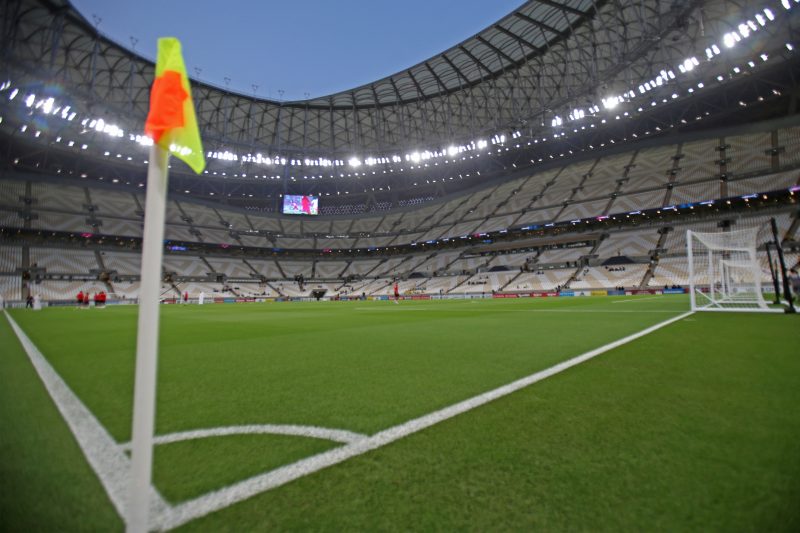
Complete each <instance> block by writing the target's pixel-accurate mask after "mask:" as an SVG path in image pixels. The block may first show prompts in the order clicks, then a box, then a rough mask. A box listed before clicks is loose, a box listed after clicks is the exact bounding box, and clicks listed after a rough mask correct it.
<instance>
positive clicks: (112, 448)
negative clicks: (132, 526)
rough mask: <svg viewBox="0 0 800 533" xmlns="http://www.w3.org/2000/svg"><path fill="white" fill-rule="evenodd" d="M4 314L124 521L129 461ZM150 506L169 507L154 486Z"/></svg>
mask: <svg viewBox="0 0 800 533" xmlns="http://www.w3.org/2000/svg"><path fill="white" fill-rule="evenodd" d="M3 313H4V314H5V315H6V319H7V320H8V323H9V324H11V328H12V329H13V330H14V333H15V334H16V336H17V338H18V339H19V341H20V343H21V344H22V347H23V348H24V349H25V353H27V354H28V358H30V360H31V363H32V364H33V367H34V368H35V369H36V372H37V373H38V374H39V378H40V379H41V380H42V383H44V386H45V388H46V389H47V392H48V393H49V394H50V397H51V398H52V399H53V402H54V403H55V404H56V407H57V408H58V410H59V411H60V412H61V416H63V417H64V420H65V421H66V422H67V425H68V426H69V429H70V431H72V434H73V435H74V436H75V440H76V441H78V445H79V446H80V448H81V451H82V452H83V455H84V456H86V460H87V461H88V462H89V465H91V467H92V469H93V470H94V471H95V473H96V474H97V477H98V478H100V483H101V484H102V485H103V487H104V488H105V489H106V492H107V493H108V496H109V498H110V499H111V502H112V503H113V504H114V507H115V508H116V510H117V513H118V514H119V515H120V517H122V519H123V521H124V520H125V517H126V516H127V515H126V513H125V511H126V508H127V503H128V475H129V471H130V467H131V463H130V460H129V459H128V458H127V457H126V456H125V454H124V453H123V451H122V450H121V449H120V448H119V446H118V445H117V443H116V442H115V441H114V439H113V438H111V435H109V434H108V431H106V429H105V428H104V427H103V426H102V424H100V422H99V421H98V420H97V418H95V416H94V415H93V414H92V412H91V411H90V410H89V409H88V408H87V407H86V406H85V405H84V404H83V402H81V401H80V399H79V398H78V397H77V396H76V395H75V393H74V392H72V390H71V389H70V388H69V386H68V385H67V384H66V383H65V382H64V380H63V379H61V376H59V375H58V373H57V372H56V371H55V370H54V369H53V367H52V366H50V363H49V362H47V359H45V358H44V356H43V355H42V353H41V352H40V351H39V349H38V348H36V346H35V345H34V344H33V342H32V341H31V340H30V339H29V338H28V336H27V335H26V334H25V332H24V331H22V329H21V328H20V327H19V326H18V325H17V323H16V322H15V321H14V319H13V318H11V315H9V314H8V312H6V311H5V310H4V311H3ZM150 506H151V509H153V510H154V511H155V512H156V513H158V514H163V513H164V511H166V509H167V507H168V505H167V503H166V502H165V501H164V499H163V498H162V497H161V495H160V494H159V493H158V491H156V490H155V489H152V490H151V493H150ZM151 525H152V526H155V524H154V522H151Z"/></svg>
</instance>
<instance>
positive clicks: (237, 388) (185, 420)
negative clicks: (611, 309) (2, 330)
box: [14, 298, 682, 442]
mask: <svg viewBox="0 0 800 533" xmlns="http://www.w3.org/2000/svg"><path fill="white" fill-rule="evenodd" d="M596 300H597V301H592V300H591V299H588V298H587V299H575V300H572V301H568V300H566V299H565V300H557V301H556V300H553V301H547V302H539V301H533V300H526V301H512V302H504V301H491V300H487V301H481V302H479V303H477V304H472V303H471V302H470V301H462V302H426V303H427V304H428V305H430V306H432V307H436V308H441V309H447V308H451V309H453V311H452V312H447V311H446V310H443V311H440V312H436V313H429V312H425V311H422V312H418V313H412V312H395V313H384V312H381V313H362V312H357V311H355V310H354V308H355V307H356V306H363V305H364V304H363V302H349V303H345V302H332V303H323V304H322V305H318V304H316V303H309V304H286V305H281V304H261V305H237V306H204V307H196V306H195V307H164V308H163V309H162V327H161V351H160V360H159V390H158V417H157V433H159V434H164V433H170V432H175V431H185V430H191V429H197V428H208V427H219V426H228V425H244V424H259V423H261V424H302V425H313V426H319V427H330V428H340V429H347V430H351V431H357V432H361V433H365V434H371V433H375V432H377V431H380V430H381V429H384V428H386V427H390V426H393V425H396V424H399V423H402V422H404V421H406V420H409V419H412V418H416V417H418V416H421V415H423V414H426V413H428V412H431V411H434V410H436V409H439V408H442V407H445V406H447V405H450V404H453V403H456V402H458V401H460V400H463V399H465V398H469V397H471V396H474V395H476V394H480V393H481V392H484V391H486V390H490V389H493V388H495V387H498V386H500V385H503V384H505V383H508V382H510V381H513V380H515V379H517V378H519V377H522V376H525V375H529V374H532V373H534V372H536V371H538V370H542V369H544V368H547V367H549V366H552V365H553V364H555V363H558V362H560V361H562V360H565V359H568V358H569V357H571V356H574V355H577V354H580V353H583V352H586V351H588V350H591V349H593V348H595V347H597V346H600V345H603V344H606V343H608V342H611V341H613V340H616V339H618V338H621V337H624V336H626V335H629V334H631V333H634V332H636V331H640V330H642V329H644V328H646V327H648V326H650V325H653V324H655V323H657V322H659V321H661V320H663V319H664V318H665V316H666V315H664V314H656V313H654V314H646V313H641V314H637V313H634V314H626V315H624V316H623V317H622V318H621V317H620V315H612V314H605V313H592V314H583V313H574V314H567V313H534V314H532V313H526V312H518V313H515V312H509V310H511V309H517V310H519V311H525V310H527V309H548V308H552V309H554V310H559V309H571V308H574V309H591V308H592V307H593V306H598V307H602V305H603V304H604V303H605V302H604V301H603V300H604V299H602V298H598V299H596ZM369 303H371V304H374V305H375V306H376V307H378V306H383V307H386V306H389V305H393V304H388V303H385V302H369ZM671 305H672V304H670V306H671ZM680 305H681V306H682V304H680ZM393 307H394V308H397V309H400V308H402V305H400V306H393ZM465 308H466V309H468V310H467V311H465V310H464V309H465ZM472 309H474V311H473V310H472ZM667 310H668V309H667ZM676 314H678V313H677V312H676ZM14 317H15V319H16V320H17V321H18V323H19V324H20V326H21V327H22V328H23V329H24V330H25V331H26V332H27V333H28V335H29V336H30V337H31V339H32V340H33V341H34V342H35V343H36V344H37V346H38V347H39V349H40V350H41V351H42V353H43V354H44V355H45V356H46V357H48V359H49V360H50V362H51V364H52V365H53V366H54V368H55V369H56V370H57V371H58V372H59V374H60V375H61V376H62V377H63V378H64V379H65V381H67V383H69V384H70V386H71V387H72V389H73V391H75V393H76V394H77V395H78V396H79V397H80V398H81V399H82V400H83V401H84V403H86V405H87V406H88V407H89V408H90V409H91V410H92V412H94V413H95V415H96V416H97V417H98V419H99V420H100V421H101V422H102V423H103V424H104V425H105V426H106V427H107V428H108V429H109V431H110V432H111V434H112V435H113V436H114V437H115V438H116V439H117V440H118V441H120V442H124V441H127V440H129V438H130V414H131V398H132V376H133V354H134V338H135V320H136V308H133V307H125V308H109V309H106V310H104V311H99V310H98V311H94V310H92V311H74V310H72V309H51V310H45V311H42V312H40V313H30V312H28V313H26V312H24V311H19V312H16V313H15V314H14ZM576 332H580V334H576Z"/></svg>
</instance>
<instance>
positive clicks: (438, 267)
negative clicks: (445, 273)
mask: <svg viewBox="0 0 800 533" xmlns="http://www.w3.org/2000/svg"><path fill="white" fill-rule="evenodd" d="M459 255H461V253H460V252H439V253H437V254H436V255H435V256H434V257H432V258H431V259H430V260H429V261H428V263H427V264H426V265H425V267H426V271H429V272H430V273H431V274H432V273H433V272H441V271H442V270H444V269H445V268H447V265H449V264H450V263H452V262H453V261H455V260H456V259H458V256H459ZM428 267H430V268H428Z"/></svg>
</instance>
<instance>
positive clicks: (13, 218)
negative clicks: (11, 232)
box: [0, 209, 25, 228]
mask: <svg viewBox="0 0 800 533" xmlns="http://www.w3.org/2000/svg"><path fill="white" fill-rule="evenodd" d="M24 225H25V221H24V220H23V219H22V218H21V217H20V216H19V213H18V212H17V211H13V210H10V209H8V210H7V209H0V226H3V227H6V228H21V227H23V226H24Z"/></svg>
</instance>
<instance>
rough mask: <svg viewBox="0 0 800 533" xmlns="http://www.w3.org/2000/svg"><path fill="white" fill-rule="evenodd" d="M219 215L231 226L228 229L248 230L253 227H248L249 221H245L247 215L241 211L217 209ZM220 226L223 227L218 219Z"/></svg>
mask: <svg viewBox="0 0 800 533" xmlns="http://www.w3.org/2000/svg"><path fill="white" fill-rule="evenodd" d="M219 214H220V216H221V217H222V218H223V219H224V221H225V222H227V223H228V224H230V226H232V227H231V228H230V229H234V230H236V231H240V232H241V231H249V230H251V229H253V228H251V227H250V223H249V222H247V217H245V216H244V215H243V214H242V213H235V212H233V211H223V210H221V209H220V210H219ZM220 226H221V227H223V228H224V227H225V226H224V225H223V224H222V221H220Z"/></svg>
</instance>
